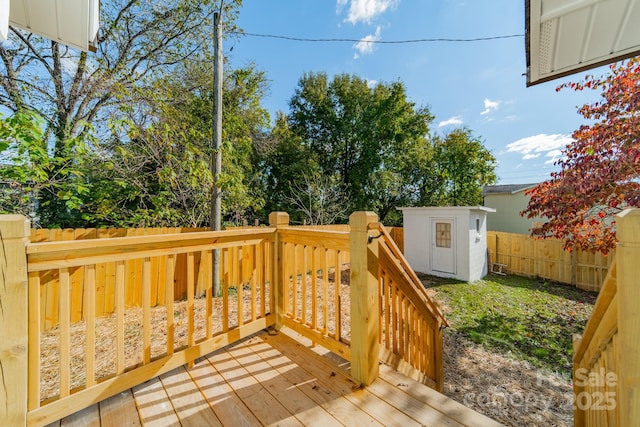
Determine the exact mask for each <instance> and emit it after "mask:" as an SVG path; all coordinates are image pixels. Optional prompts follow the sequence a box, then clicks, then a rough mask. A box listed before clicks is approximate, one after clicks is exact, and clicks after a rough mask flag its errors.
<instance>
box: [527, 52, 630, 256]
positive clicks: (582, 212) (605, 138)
mask: <svg viewBox="0 0 640 427" xmlns="http://www.w3.org/2000/svg"><path fill="white" fill-rule="evenodd" d="M610 70H611V72H610V73H609V74H607V75H605V76H602V77H599V78H596V77H594V76H587V77H586V78H585V80H583V81H581V82H579V83H567V84H564V85H562V86H560V87H559V88H558V90H560V89H561V88H571V89H574V90H579V91H581V90H587V89H590V90H598V91H600V92H601V96H602V98H601V99H600V100H599V101H598V102H595V103H593V104H587V105H584V106H583V107H581V108H580V109H579V110H578V111H579V113H580V114H581V115H582V116H583V117H584V118H585V119H587V120H589V121H590V122H591V123H590V124H585V125H583V126H581V127H580V128H579V129H578V130H576V131H575V132H574V133H573V140H574V141H573V142H572V143H571V144H570V145H568V146H567V147H566V149H565V150H564V156H565V157H564V158H563V159H562V160H559V161H558V164H559V165H560V171H559V172H554V173H552V174H551V179H550V180H548V181H545V182H542V183H540V184H538V185H537V186H536V187H534V188H532V189H531V190H529V191H528V192H527V194H528V195H529V196H530V198H531V199H530V201H529V205H528V206H527V208H526V209H525V210H524V211H523V215H527V216H528V217H530V218H532V217H536V216H540V217H543V218H546V220H547V222H546V223H544V224H543V225H542V227H541V232H542V233H543V234H544V235H545V236H548V237H556V238H559V239H564V240H565V242H566V243H565V248H567V249H571V248H579V249H583V250H589V251H592V252H595V251H601V252H603V253H607V252H608V251H609V250H611V249H612V248H614V246H615V243H616V239H615V219H614V218H613V215H614V214H615V213H617V212H619V211H620V210H621V209H623V208H624V207H628V206H634V207H640V182H639V181H638V179H639V178H640V59H638V58H635V59H630V60H628V61H626V62H623V63H618V64H614V65H611V66H610Z"/></svg>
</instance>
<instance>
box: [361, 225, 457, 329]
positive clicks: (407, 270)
mask: <svg viewBox="0 0 640 427" xmlns="http://www.w3.org/2000/svg"><path fill="white" fill-rule="evenodd" d="M370 229H372V230H378V231H379V232H380V236H378V237H383V239H382V241H381V242H382V243H383V245H384V246H386V247H387V248H388V249H389V251H390V253H391V254H392V255H393V257H391V258H392V259H393V260H394V262H395V263H396V264H397V267H398V269H399V271H401V272H402V273H401V274H403V275H404V276H405V277H406V279H407V282H408V283H410V284H411V285H412V286H413V287H414V288H415V289H417V290H418V291H419V292H420V293H421V294H422V295H423V296H424V297H425V299H426V303H427V305H428V307H429V310H430V312H431V314H433V315H434V316H436V317H437V318H438V319H439V320H440V321H441V322H442V325H443V326H444V327H447V326H449V322H448V321H447V319H446V318H445V316H444V313H442V310H441V309H440V306H439V305H438V303H436V302H435V301H434V300H433V298H432V297H431V296H430V295H429V294H428V293H427V290H426V289H425V287H424V285H423V284H422V281H421V280H420V279H419V278H418V275H417V274H416V273H415V271H413V268H411V266H410V265H409V262H408V261H407V259H406V258H405V257H404V255H403V254H402V251H400V248H398V245H397V244H396V242H395V241H394V240H393V238H392V237H391V235H390V234H389V232H388V231H387V230H386V229H385V227H384V225H383V224H382V223H374V224H371V226H370Z"/></svg>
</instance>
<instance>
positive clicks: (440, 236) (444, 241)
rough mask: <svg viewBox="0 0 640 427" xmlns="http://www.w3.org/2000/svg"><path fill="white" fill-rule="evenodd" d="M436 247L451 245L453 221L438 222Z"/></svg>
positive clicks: (448, 246)
mask: <svg viewBox="0 0 640 427" xmlns="http://www.w3.org/2000/svg"><path fill="white" fill-rule="evenodd" d="M436 247H438V248H450V247H451V223H448V222H436Z"/></svg>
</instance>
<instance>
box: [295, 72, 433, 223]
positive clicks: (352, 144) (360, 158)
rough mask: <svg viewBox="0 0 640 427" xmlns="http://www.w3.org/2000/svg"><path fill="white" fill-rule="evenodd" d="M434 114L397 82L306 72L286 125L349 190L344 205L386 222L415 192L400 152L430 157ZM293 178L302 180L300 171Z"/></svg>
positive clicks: (412, 177)
mask: <svg viewBox="0 0 640 427" xmlns="http://www.w3.org/2000/svg"><path fill="white" fill-rule="evenodd" d="M432 120H433V116H432V115H431V114H430V113H429V110H428V109H427V108H425V107H416V106H415V104H414V103H412V102H409V101H408V100H407V96H406V91H405V88H404V85H403V84H402V83H401V82H394V83H390V84H383V83H379V84H377V85H376V86H375V87H373V88H371V87H369V85H368V83H367V81H366V80H364V79H361V78H359V77H357V76H351V75H346V74H343V75H338V76H335V77H334V78H333V80H331V81H329V79H328V77H327V75H326V74H325V73H317V74H316V73H309V74H305V75H304V76H303V77H302V78H301V79H300V81H299V83H298V87H297V89H296V91H295V93H294V95H293V97H292V98H291V101H290V112H289V116H288V127H289V129H290V131H291V133H292V135H293V136H295V137H297V138H299V141H300V144H302V145H303V146H304V147H306V149H307V150H308V151H309V153H310V154H311V155H310V158H311V159H313V160H314V161H315V162H317V165H318V167H319V169H320V172H321V174H322V175H323V176H327V177H335V178H336V180H337V181H338V182H342V185H343V186H344V188H346V189H347V191H348V193H349V197H348V199H349V200H350V205H349V211H353V210H364V209H368V210H375V211H378V213H379V215H380V218H381V220H383V221H384V220H385V219H386V218H387V217H388V216H389V215H390V214H391V213H392V212H393V207H395V206H397V205H398V204H410V203H411V201H412V200H415V198H416V188H417V187H418V186H419V184H420V183H419V182H417V181H416V179H417V176H416V175H417V174H416V173H415V170H414V169H413V168H412V167H411V166H410V165H409V164H407V162H406V161H410V159H408V156H407V153H414V154H416V155H419V158H418V159H415V160H416V161H422V160H424V159H425V157H428V156H429V149H428V145H429V141H428V139H427V135H428V131H429V124H430V123H431V121H432ZM299 178H302V176H300V177H299Z"/></svg>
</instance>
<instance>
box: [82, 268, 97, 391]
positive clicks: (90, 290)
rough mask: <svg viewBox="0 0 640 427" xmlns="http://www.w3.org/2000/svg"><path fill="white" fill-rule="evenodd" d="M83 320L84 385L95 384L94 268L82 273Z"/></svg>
mask: <svg viewBox="0 0 640 427" xmlns="http://www.w3.org/2000/svg"><path fill="white" fill-rule="evenodd" d="M83 312H84V320H85V323H86V327H87V329H86V343H85V344H86V350H85V355H86V356H85V360H86V365H87V369H86V378H87V380H86V385H87V387H91V386H92V385H94V384H95V383H96V368H95V361H96V266H95V264H92V265H87V266H86V267H85V272H84V309H83Z"/></svg>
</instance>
